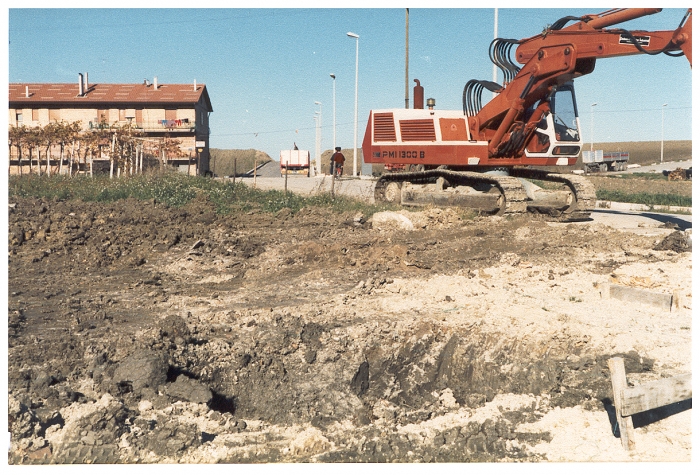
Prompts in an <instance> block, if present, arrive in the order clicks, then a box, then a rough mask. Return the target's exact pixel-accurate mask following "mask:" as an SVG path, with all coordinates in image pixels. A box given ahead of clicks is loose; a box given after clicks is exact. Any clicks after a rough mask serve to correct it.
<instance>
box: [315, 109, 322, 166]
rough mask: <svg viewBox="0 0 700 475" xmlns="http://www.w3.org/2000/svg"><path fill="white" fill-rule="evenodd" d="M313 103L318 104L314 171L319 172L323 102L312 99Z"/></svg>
mask: <svg viewBox="0 0 700 475" xmlns="http://www.w3.org/2000/svg"><path fill="white" fill-rule="evenodd" d="M314 104H316V105H318V139H317V140H318V142H317V143H316V147H317V148H318V159H317V161H316V173H317V174H318V175H320V174H321V149H322V147H321V141H322V140H323V104H321V103H320V102H318V101H314Z"/></svg>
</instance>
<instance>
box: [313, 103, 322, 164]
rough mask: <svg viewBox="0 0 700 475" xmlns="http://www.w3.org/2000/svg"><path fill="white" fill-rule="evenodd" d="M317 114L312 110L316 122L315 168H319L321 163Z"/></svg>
mask: <svg viewBox="0 0 700 475" xmlns="http://www.w3.org/2000/svg"><path fill="white" fill-rule="evenodd" d="M319 119H320V117H319V115H318V112H314V122H316V150H315V153H314V155H316V170H320V168H321V167H320V164H321V141H320V140H319V134H320V132H319V130H318V125H319ZM318 174H319V175H320V174H321V173H320V172H319V173H318Z"/></svg>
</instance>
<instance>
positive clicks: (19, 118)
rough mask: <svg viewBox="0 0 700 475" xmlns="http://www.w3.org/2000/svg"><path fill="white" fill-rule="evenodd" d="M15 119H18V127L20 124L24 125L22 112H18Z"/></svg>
mask: <svg viewBox="0 0 700 475" xmlns="http://www.w3.org/2000/svg"><path fill="white" fill-rule="evenodd" d="M15 118H16V119H17V125H19V124H21V123H22V120H23V119H22V113H21V112H17V115H16V117H15Z"/></svg>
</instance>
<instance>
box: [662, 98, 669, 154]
mask: <svg viewBox="0 0 700 475" xmlns="http://www.w3.org/2000/svg"><path fill="white" fill-rule="evenodd" d="M667 105H668V104H663V105H662V106H661V163H664V107H666V106H667Z"/></svg>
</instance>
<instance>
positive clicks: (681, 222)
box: [236, 162, 693, 235]
mask: <svg viewBox="0 0 700 475" xmlns="http://www.w3.org/2000/svg"><path fill="white" fill-rule="evenodd" d="M676 163H678V162H676ZM667 165H669V166H672V167H673V168H671V169H672V170H675V169H676V168H677V166H673V165H672V164H671V163H669V164H667ZM636 170H639V169H636ZM236 181H237V182H243V183H245V184H246V185H248V186H253V184H254V180H253V178H236ZM374 183H375V181H374V180H372V179H370V178H362V179H357V178H350V177H346V178H341V179H338V180H335V193H336V194H339V195H347V196H354V197H358V198H360V199H362V200H364V201H366V202H368V203H373V202H374ZM331 185H332V180H331V177H330V176H328V175H322V176H316V177H311V178H307V177H304V176H289V177H288V179H287V190H289V191H291V192H293V193H298V194H301V195H312V194H316V193H319V192H330V190H331ZM255 186H257V187H258V188H260V189H264V190H269V189H277V190H283V189H284V178H283V177H279V176H277V177H258V178H257V179H256V180H255ZM614 205H615V206H614V207H613V208H614V209H601V208H597V209H595V210H594V211H593V212H592V213H591V218H592V220H591V221H588V222H589V223H590V222H593V223H601V224H605V225H607V226H610V227H613V228H616V229H623V230H625V231H629V232H634V233H638V234H647V235H653V234H668V228H664V227H663V226H664V224H665V223H668V222H670V223H673V224H676V225H677V226H678V227H679V228H680V229H681V230H686V229H690V228H692V222H693V221H692V216H691V215H681V214H665V213H655V212H653V211H636V210H633V209H629V208H632V206H628V205H625V204H624V203H615V204H614Z"/></svg>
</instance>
